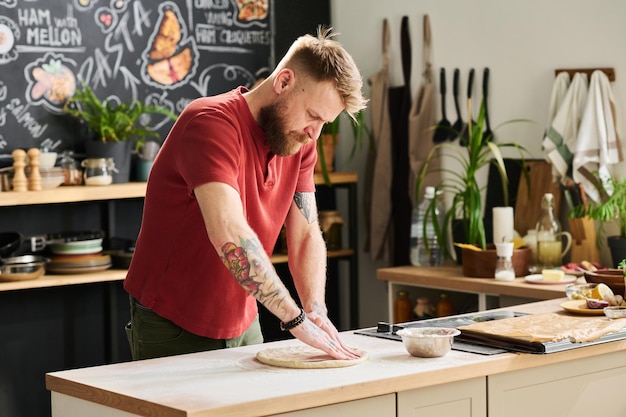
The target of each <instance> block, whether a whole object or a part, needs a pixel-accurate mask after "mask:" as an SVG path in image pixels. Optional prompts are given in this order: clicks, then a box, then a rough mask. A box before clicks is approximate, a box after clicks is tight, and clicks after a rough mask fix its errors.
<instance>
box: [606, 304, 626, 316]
mask: <svg viewBox="0 0 626 417" xmlns="http://www.w3.org/2000/svg"><path fill="white" fill-rule="evenodd" d="M603 310H604V315H605V316H607V317H608V318H610V319H623V318H626V306H609V307H604V308H603Z"/></svg>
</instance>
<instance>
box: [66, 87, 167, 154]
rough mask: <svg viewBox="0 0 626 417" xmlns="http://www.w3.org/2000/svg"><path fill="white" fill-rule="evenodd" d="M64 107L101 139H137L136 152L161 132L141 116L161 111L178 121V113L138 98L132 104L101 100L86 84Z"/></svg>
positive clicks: (103, 140) (159, 113) (111, 140)
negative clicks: (149, 138)
mask: <svg viewBox="0 0 626 417" xmlns="http://www.w3.org/2000/svg"><path fill="white" fill-rule="evenodd" d="M63 110H64V112H65V113H67V114H69V115H70V116H72V117H75V118H77V119H79V120H81V121H83V122H84V123H85V124H86V126H87V127H88V128H89V130H91V131H92V132H93V133H94V134H95V135H96V137H97V139H98V140H101V141H102V142H121V141H127V140H134V141H135V151H137V150H139V148H141V146H142V145H143V144H144V142H145V141H146V140H147V138H148V137H152V138H155V139H160V138H161V135H160V134H159V133H158V132H156V131H154V130H151V129H150V126H149V124H142V123H141V120H140V119H141V118H142V116H149V115H151V114H158V115H164V116H167V117H169V118H170V119H172V120H176V115H175V114H174V113H172V112H171V111H170V110H169V109H167V108H166V107H162V106H157V105H147V104H144V103H142V102H141V101H139V100H133V101H132V102H131V103H123V102H122V103H114V102H111V101H108V100H107V101H101V100H100V99H99V98H98V97H97V96H96V95H95V93H94V92H93V90H92V89H91V88H90V87H89V86H88V85H86V84H83V87H82V88H80V89H76V91H75V92H74V95H73V96H72V97H71V98H70V99H69V100H67V101H66V103H65V105H64V107H63Z"/></svg>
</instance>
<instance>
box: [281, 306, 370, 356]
mask: <svg viewBox="0 0 626 417" xmlns="http://www.w3.org/2000/svg"><path fill="white" fill-rule="evenodd" d="M290 332H291V334H292V335H293V336H294V337H295V338H297V339H298V340H300V341H302V342H304V343H306V344H307V345H310V346H313V347H315V348H317V349H321V350H323V351H324V352H326V353H328V354H329V355H330V356H332V357H333V358H335V359H343V360H351V359H357V358H359V357H360V355H359V354H358V353H356V352H355V351H354V350H352V349H350V348H349V347H347V346H346V345H345V344H344V343H343V342H342V341H341V339H340V338H339V332H338V331H337V329H336V328H335V326H334V325H333V324H332V323H331V321H330V320H329V318H328V317H327V316H322V315H319V314H317V313H315V312H311V313H307V318H306V319H305V320H304V322H303V323H302V324H301V325H299V326H296V327H294V328H293V329H291V330H290Z"/></svg>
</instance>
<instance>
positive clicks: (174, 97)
mask: <svg viewBox="0 0 626 417" xmlns="http://www.w3.org/2000/svg"><path fill="white" fill-rule="evenodd" d="M273 1H274V0H254V1H250V0H175V1H164V2H157V1H145V0H144V1H139V0H29V1H20V0H0V163H1V164H2V165H8V164H10V163H12V159H11V156H10V153H11V151H12V150H13V149H16V148H22V149H28V148H32V147H37V148H42V147H48V148H51V149H52V150H55V151H57V152H60V151H63V150H67V149H75V148H80V147H81V142H82V141H84V137H82V136H81V130H80V129H77V127H76V121H75V120H73V119H71V118H69V117H68V116H67V115H65V114H64V113H63V111H62V107H63V104H64V102H65V101H66V99H67V98H68V97H70V96H71V95H72V94H73V92H74V91H75V89H76V88H78V87H80V85H81V82H85V83H87V84H88V85H89V86H90V87H91V88H92V89H93V90H94V91H95V93H96V95H98V97H100V98H101V99H109V100H117V101H124V102H127V101H131V100H134V99H138V100H140V101H143V102H145V103H150V104H159V105H163V106H166V107H168V108H170V109H171V110H172V111H173V112H174V113H176V114H178V113H180V111H181V110H182V109H183V108H184V107H185V106H186V105H187V104H188V103H189V102H190V101H191V100H193V99H195V98H197V97H201V96H209V95H214V94H218V93H221V92H224V91H228V90H230V89H232V88H234V87H236V86H239V85H245V86H251V85H252V84H253V83H254V82H255V81H256V80H257V79H258V78H259V77H261V76H264V75H267V73H268V72H269V70H270V69H271V68H272V67H273V65H274V62H273V61H274V51H273V30H272V27H273V22H272V19H273V10H272V9H273V4H272V3H273ZM151 123H152V125H153V126H154V130H157V131H159V132H160V133H161V135H162V137H165V135H166V134H167V131H168V130H169V129H170V127H171V124H172V121H171V120H169V119H166V118H163V119H153V120H151Z"/></svg>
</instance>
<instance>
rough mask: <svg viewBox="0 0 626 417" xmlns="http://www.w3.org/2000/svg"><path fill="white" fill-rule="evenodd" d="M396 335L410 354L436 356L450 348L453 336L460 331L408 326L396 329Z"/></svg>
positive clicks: (427, 356) (420, 356)
mask: <svg viewBox="0 0 626 417" xmlns="http://www.w3.org/2000/svg"><path fill="white" fill-rule="evenodd" d="M397 334H398V336H400V337H401V338H402V343H404V347H405V348H406V350H407V352H409V353H410V354H411V356H417V357H419V358H438V357H441V356H444V355H446V354H447V353H448V352H449V351H450V349H452V342H453V340H454V336H458V335H460V334H461V332H460V331H459V330H457V329H453V328H444V327H409V328H406V329H402V330H398V332H397Z"/></svg>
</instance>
